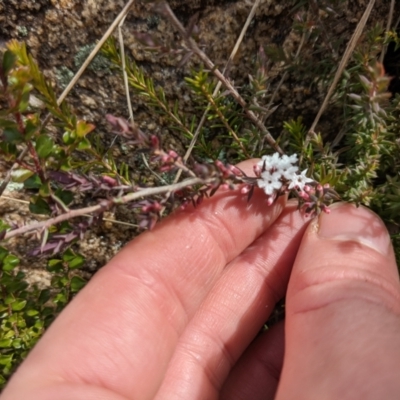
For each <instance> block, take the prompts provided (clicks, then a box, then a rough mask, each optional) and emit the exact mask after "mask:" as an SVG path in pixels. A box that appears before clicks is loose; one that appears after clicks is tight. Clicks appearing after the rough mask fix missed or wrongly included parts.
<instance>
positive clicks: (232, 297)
mask: <svg viewBox="0 0 400 400" xmlns="http://www.w3.org/2000/svg"><path fill="white" fill-rule="evenodd" d="M306 223H307V222H306V221H305V219H304V218H303V217H302V216H301V214H300V213H299V212H298V210H297V209H296V205H295V204H291V205H290V206H289V207H287V208H286V209H285V210H284V212H283V213H282V214H281V216H280V217H279V218H278V220H277V221H276V222H275V224H274V225H273V226H271V227H270V229H268V231H266V232H265V233H264V234H263V235H262V236H260V237H259V238H258V239H257V240H256V241H255V242H254V243H253V244H252V245H251V246H249V247H248V248H247V249H246V250H245V251H244V252H243V253H242V254H240V255H239V256H238V257H237V258H236V259H234V260H233V261H232V262H231V263H230V264H229V265H228V266H227V268H226V269H225V271H224V273H223V274H222V275H221V277H220V278H219V279H218V281H217V282H216V284H215V285H214V286H213V288H212V289H211V290H210V292H209V294H208V295H207V297H206V298H205V299H204V301H203V303H202V304H201V306H200V308H199V310H198V311H197V313H196V315H195V316H194V318H193V319H192V320H191V321H190V323H189V324H188V326H187V327H186V329H185V331H184V333H183V334H182V336H181V337H180V339H179V342H178V345H177V349H176V351H175V354H174V356H173V358H172V360H171V362H170V366H169V368H168V371H167V374H166V376H165V379H164V381H163V384H162V386H161V388H160V391H159V392H158V394H157V396H156V399H163V400H164V399H169V400H171V399H193V400H194V399H208V400H211V399H217V398H218V396H219V392H220V390H221V387H222V385H223V383H224V381H225V380H226V378H227V376H228V373H229V371H230V370H231V368H232V367H233V365H234V364H235V363H236V361H237V360H238V358H239V357H240V355H241V354H242V353H243V351H244V350H245V349H246V347H247V346H248V345H249V343H250V342H251V341H252V340H253V339H254V337H255V336H256V335H257V333H258V332H259V331H260V329H261V327H262V325H263V323H264V322H265V321H266V320H267V318H268V316H269V315H270V313H271V311H272V310H273V308H274V305H275V303H276V302H277V301H278V300H280V299H281V298H282V297H283V296H284V294H285V291H286V286H287V282H288V279H289V275H290V269H291V267H292V265H293V261H294V258H295V255H296V251H297V248H298V246H299V244H300V241H301V237H302V233H303V232H304V229H305V225H306Z"/></svg>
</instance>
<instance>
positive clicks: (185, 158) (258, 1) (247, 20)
mask: <svg viewBox="0 0 400 400" xmlns="http://www.w3.org/2000/svg"><path fill="white" fill-rule="evenodd" d="M260 2H261V0H256V1H255V2H254V4H253V7H252V8H251V10H250V13H249V15H248V16H247V19H246V22H245V24H244V25H243V28H242V31H241V32H240V35H239V37H238V38H237V40H236V43H235V46H234V47H233V49H232V52H231V54H230V56H229V58H228V61H227V62H226V64H225V66H224V69H223V70H222V74H223V75H225V72H226V70H227V68H228V66H229V65H230V64H231V62H232V60H233V59H234V58H235V55H236V53H237V51H238V50H239V47H240V44H241V43H242V41H243V38H244V36H245V34H246V32H247V29H248V28H249V25H250V23H251V21H252V19H253V18H254V15H255V13H256V11H257V8H258V6H259V5H260ZM221 86H222V82H221V81H220V80H219V81H218V83H217V86H216V87H215V89H214V92H213V94H212V97H216V96H217V94H218V93H219V91H220V89H221ZM209 105H210V104H209ZM209 110H210V107H209V106H208V107H207V108H206V110H205V111H204V113H203V115H202V117H201V120H200V122H199V125H198V126H197V128H196V132H195V133H194V136H193V138H192V140H191V142H190V144H189V147H188V149H187V150H186V153H185V155H184V157H183V161H184V162H186V161H187V160H188V159H189V157H190V154H191V153H192V151H193V148H194V146H195V144H196V142H197V139H198V137H199V135H200V132H201V128H202V127H203V125H204V123H205V122H206V119H207V114H208V111H209ZM181 173H182V172H181V170H179V171H178V172H177V174H176V176H175V179H174V182H178V180H179V177H180V175H181Z"/></svg>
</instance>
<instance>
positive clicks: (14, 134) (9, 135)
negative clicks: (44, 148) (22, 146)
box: [3, 128, 24, 143]
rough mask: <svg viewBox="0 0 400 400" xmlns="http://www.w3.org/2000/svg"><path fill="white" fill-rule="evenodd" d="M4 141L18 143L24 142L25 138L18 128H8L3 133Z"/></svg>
mask: <svg viewBox="0 0 400 400" xmlns="http://www.w3.org/2000/svg"><path fill="white" fill-rule="evenodd" d="M3 140H4V141H5V142H7V143H18V142H22V141H23V140H24V137H23V136H22V134H21V132H20V131H19V130H18V129H17V128H6V129H4V131H3Z"/></svg>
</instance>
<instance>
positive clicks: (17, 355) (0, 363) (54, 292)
mask: <svg viewBox="0 0 400 400" xmlns="http://www.w3.org/2000/svg"><path fill="white" fill-rule="evenodd" d="M19 261H20V260H19V259H18V258H17V257H16V256H14V255H13V254H11V253H9V251H8V250H7V249H5V248H4V247H0V291H1V293H2V295H1V298H0V326H1V328H0V388H2V387H3V386H4V384H5V383H6V381H7V379H8V377H9V376H10V375H11V374H12V373H13V372H14V371H15V369H16V368H17V367H18V365H19V364H20V363H21V362H22V360H23V359H24V358H25V357H26V355H27V354H28V352H29V350H30V349H31V348H32V347H33V346H34V345H35V343H36V342H37V341H38V340H39V338H40V337H41V336H42V334H43V333H44V330H45V329H46V327H48V326H49V324H50V323H51V322H52V321H53V320H54V318H55V317H56V315H57V314H58V313H59V312H60V311H61V310H62V308H63V307H64V306H65V305H66V304H67V303H68V301H69V300H70V299H71V297H72V296H73V294H74V293H76V292H78V291H79V290H80V289H81V288H82V287H83V286H84V285H85V283H86V281H85V280H84V279H82V278H81V277H80V276H78V275H76V273H75V272H74V270H76V269H77V268H79V267H81V266H82V265H83V263H84V261H85V260H84V258H83V257H82V256H81V255H80V254H75V253H74V252H72V251H71V250H69V251H66V252H65V253H64V254H63V255H62V258H61V259H51V260H50V261H49V266H48V270H49V271H50V272H52V275H53V278H52V289H51V290H49V289H38V287H37V286H28V283H27V282H26V280H25V274H24V273H23V272H22V271H20V270H19V268H18V265H19Z"/></svg>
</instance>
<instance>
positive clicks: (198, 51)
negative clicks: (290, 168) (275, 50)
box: [158, 2, 284, 154]
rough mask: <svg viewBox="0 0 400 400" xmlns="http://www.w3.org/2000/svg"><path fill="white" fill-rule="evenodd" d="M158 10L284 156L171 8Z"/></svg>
mask: <svg viewBox="0 0 400 400" xmlns="http://www.w3.org/2000/svg"><path fill="white" fill-rule="evenodd" d="M158 10H159V11H160V12H161V13H162V14H163V15H165V16H166V17H168V18H169V20H170V21H171V22H172V23H173V25H174V26H175V27H176V28H177V29H178V31H179V33H180V34H181V36H182V37H183V39H184V40H185V42H186V44H187V46H188V47H189V48H190V49H191V50H192V51H193V52H194V53H195V54H197V56H198V57H199V58H200V59H201V60H202V61H203V62H204V64H205V65H206V67H207V68H209V69H210V70H211V71H212V72H213V74H214V75H215V76H216V77H217V78H218V79H219V80H220V81H221V82H222V84H223V85H224V86H225V87H226V88H227V89H228V91H229V92H230V94H231V96H232V97H233V98H234V99H235V100H236V101H237V103H238V104H240V105H241V106H242V108H243V111H244V113H245V114H246V115H247V117H248V118H249V119H250V120H251V121H252V122H253V124H254V125H255V126H256V127H257V128H258V129H260V131H261V132H262V133H263V134H264V135H265V137H266V139H267V141H268V143H269V144H270V146H271V147H272V148H273V149H274V150H275V151H277V152H278V153H280V154H284V152H283V150H282V149H281V148H280V147H279V145H278V144H277V143H276V141H275V139H274V138H273V137H272V135H271V134H270V132H269V131H268V129H267V128H266V127H265V126H264V124H263V123H262V121H261V120H260V119H258V118H257V116H256V115H255V114H254V113H253V112H252V111H251V110H249V108H248V106H247V103H246V101H245V100H244V99H243V97H242V96H241V95H240V94H239V93H238V91H237V90H236V89H235V88H234V87H233V86H232V84H231V83H230V82H229V80H228V79H227V78H225V76H224V75H223V74H222V73H221V71H220V70H219V69H218V68H217V67H216V66H215V65H214V63H213V62H212V61H211V60H210V59H209V58H208V57H207V55H206V54H205V53H204V52H203V51H202V50H201V49H200V48H199V46H198V45H197V43H196V41H195V40H194V39H193V38H191V37H188V35H187V33H186V29H185V27H184V26H183V25H182V24H181V22H180V21H179V20H178V18H177V17H176V15H175V14H174V12H173V11H172V10H171V8H170V6H169V5H168V3H166V2H162V3H160V4H158Z"/></svg>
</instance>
